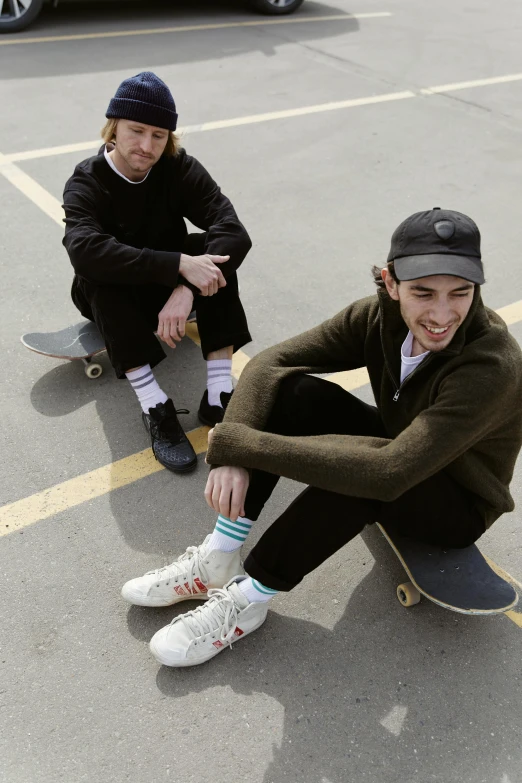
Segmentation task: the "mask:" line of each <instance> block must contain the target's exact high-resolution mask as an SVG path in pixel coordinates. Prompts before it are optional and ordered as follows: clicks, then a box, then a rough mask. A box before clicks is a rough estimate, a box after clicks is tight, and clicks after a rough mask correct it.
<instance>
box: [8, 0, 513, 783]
mask: <svg viewBox="0 0 522 783" xmlns="http://www.w3.org/2000/svg"><path fill="white" fill-rule="evenodd" d="M167 28H168V31H167ZM179 28H191V29H179ZM521 35H522V8H521V7H520V6H519V5H517V4H515V3H513V2H510V0H498V2H497V3H495V4H492V3H488V2H486V1H485V0H475V2H474V3H462V4H460V3H458V4H457V3H454V2H450V0H440V2H438V3H437V4H427V3H418V2H413V0H364V2H363V0H360V2H359V3H355V0H350V1H349V0H325V1H324V2H322V1H317V2H313V1H310V2H305V4H304V6H303V8H302V10H301V11H300V12H299V13H297V14H296V15H295V16H294V17H287V18H282V19H281V20H275V19H274V18H265V17H259V16H256V15H255V14H253V13H252V12H251V11H249V10H247V9H245V8H244V7H243V6H242V5H241V3H239V2H223V3H216V2H206V1H205V0H202V1H201V2H191V1H189V0H179V2H175V3H174V2H173V3H172V4H171V5H169V4H166V3H164V4H159V3H146V4H145V3H143V4H139V5H136V4H131V3H128V4H123V3H118V4H110V5H107V6H105V5H93V6H88V5H87V4H80V5H77V4H71V5H61V6H60V7H59V8H58V10H57V11H56V12H54V11H53V10H52V9H51V8H47V9H46V10H45V12H44V13H43V14H42V16H41V17H40V19H39V20H38V22H37V23H36V24H35V25H34V26H33V27H32V28H31V29H30V30H27V31H25V32H24V33H20V34H17V35H15V36H2V37H1V38H0V107H1V111H0V204H1V210H0V259H1V268H2V277H1V280H2V285H1V289H0V290H1V297H2V307H1V312H2V330H1V334H0V345H1V348H2V363H1V374H2V384H1V386H0V399H1V410H2V416H1V422H0V431H1V435H2V471H1V474H0V581H1V595H2V609H1V615H0V617H1V632H0V653H1V654H0V715H1V717H2V728H1V731H0V772H1V776H2V780H3V781H6V783H55V782H57V781H62V780H63V781H67V783H80V781H89V782H90V783H123V782H124V781H131V783H148V782H149V781H165V780H172V781H176V782H177V783H191V781H201V780H210V781H215V783H225V781H241V783H360V782H361V783H362V782H363V781H368V783H428V781H434V782H435V783H522V731H521V722H522V706H521V705H522V687H521V685H522V665H521V656H520V644H521V641H522V610H519V611H518V612H514V613H512V614H511V615H510V616H509V617H508V616H498V617H491V618H480V617H468V616H461V615H457V614H453V613H450V612H447V611H444V610H443V609H441V608H439V607H436V606H435V605H433V604H431V603H429V602H428V601H423V602H422V603H421V604H420V605H419V606H417V607H414V608H412V609H409V610H406V609H404V608H403V607H401V606H400V604H399V602H398V601H397V599H396V597H395V588H396V585H397V584H398V583H399V582H400V581H403V580H404V575H403V572H402V569H401V566H400V564H399V562H398V561H396V559H394V557H393V555H392V553H391V552H390V550H389V548H388V547H387V545H386V544H385V543H384V542H383V540H382V537H380V534H379V532H378V531H377V530H376V529H374V528H371V529H368V530H367V531H365V532H364V534H363V535H362V536H361V537H360V538H359V539H357V540H356V541H354V542H352V543H351V544H350V545H349V546H347V547H345V548H344V549H343V550H341V551H340V552H338V553H337V554H336V555H335V556H334V557H333V558H331V559H330V560H329V561H328V562H327V563H325V564H323V566H322V567H321V568H320V569H318V570H317V571H316V572H315V573H314V574H312V575H310V576H309V577H308V578H307V579H306V580H305V581H304V583H303V584H302V585H301V586H299V587H298V588H297V589H296V590H295V591H293V592H292V593H291V594H288V595H279V596H278V597H277V598H276V599H275V600H274V601H273V602H272V606H271V611H270V612H269V616H268V620H267V622H266V624H265V625H264V626H263V628H262V629H260V630H259V631H258V632H256V633H255V634H252V635H251V636H249V637H248V638H247V639H245V640H244V641H242V642H241V643H240V644H237V645H234V647H233V649H232V650H226V651H224V652H223V653H222V654H221V655H219V656H218V657H217V658H216V659H215V660H214V661H211V662H209V663H208V664H205V665H203V666H200V667H197V668H194V669H186V670H183V669H181V670H174V669H168V668H166V667H159V666H158V665H157V663H156V661H155V660H154V659H153V658H152V657H151V655H150V653H149V650H148V641H149V639H150V637H151V636H152V635H153V633H154V632H155V631H156V630H157V629H158V628H160V627H162V626H163V625H165V624H166V623H167V622H168V621H169V620H170V619H171V618H172V617H173V616H175V615H176V614H177V613H178V612H181V611H184V610H185V609H186V608H189V605H182V606H178V607H177V608H171V609H164V610H154V609H153V610H146V609H142V608H138V607H129V606H128V605H126V604H125V603H124V602H123V601H122V599H121V598H120V594H119V591H120V587H121V585H122V583H123V582H124V581H126V580H127V579H129V578H131V577H133V576H137V575H140V574H142V573H144V572H145V571H146V570H149V569H151V568H155V567H157V566H160V565H163V564H165V563H167V562H169V561H170V560H172V559H173V557H174V556H176V555H178V554H180V553H181V552H182V551H184V550H185V548H186V547H187V546H189V545H194V544H198V543H200V542H201V540H202V539H203V537H204V536H205V535H206V534H207V533H208V532H209V531H210V530H211V529H212V526H213V519H214V518H213V514H212V512H211V511H210V510H209V509H208V508H207V506H206V504H205V502H204V498H203V488H204V484H205V480H206V475H207V470H206V467H205V465H204V462H203V456H200V464H199V467H198V470H197V471H196V472H195V473H194V474H192V475H189V476H181V477H180V476H174V475H172V474H170V473H168V472H167V471H164V470H163V471H158V472H152V471H151V470H149V469H148V467H147V466H149V467H150V465H151V464H152V463H151V462H150V459H149V457H148V456H139V455H140V454H141V453H142V452H143V453H145V450H146V449H147V447H148V445H149V444H148V440H147V435H146V433H145V431H144V430H143V428H142V425H141V421H140V418H141V417H140V410H139V406H138V405H137V403H136V401H135V399H134V396H133V393H132V390H131V389H130V388H129V386H128V384H127V383H125V382H123V381H117V380H116V379H115V377H114V375H113V374H112V371H111V368H110V365H109V363H108V360H107V358H106V357H103V358H102V359H101V363H102V365H103V367H104V374H103V375H102V376H101V377H100V378H99V379H97V380H88V379H87V378H86V377H85V375H84V373H83V370H82V367H81V365H80V364H79V363H68V362H61V361H59V360H54V359H49V358H46V357H42V356H38V355H36V354H34V353H30V352H29V351H27V350H25V349H24V348H23V346H22V345H21V343H20V336H21V335H22V334H23V333H24V332H30V331H44V330H49V331H52V330H57V329H60V328H62V327H64V326H66V325H68V324H70V323H72V322H74V321H75V320H78V316H77V314H76V311H75V309H74V306H73V305H72V303H71V301H70V298H69V289H70V284H71V279H72V270H71V267H70V264H69V261H68V258H67V255H66V253H65V250H64V249H63V247H62V245H61V238H62V234H63V227H61V226H60V218H61V215H60V211H59V205H60V203H61V194H62V191H63V185H64V183H65V181H66V179H67V178H68V177H69V176H70V174H71V173H72V171H73V169H74V166H75V165H76V163H78V162H79V161H80V160H82V159H83V158H84V157H87V156H89V155H91V154H94V153H95V152H96V146H97V144H98V141H97V140H98V139H99V130H100V127H101V126H102V124H103V122H104V113H105V110H106V107H107V104H108V101H109V99H110V97H111V96H112V95H113V94H114V91H115V89H116V87H117V86H118V84H119V83H120V82H121V80H122V79H124V78H126V77H127V76H129V75H132V74H135V73H137V72H139V71H141V70H145V69H147V70H153V71H155V72H156V73H157V74H158V75H159V76H161V78H163V79H164V80H165V81H166V82H167V83H168V84H169V86H170V87H171V89H172V92H173V94H174V97H175V99H176V103H177V106H178V112H179V116H180V124H181V126H183V128H184V129H185V130H184V145H185V147H186V149H187V150H188V151H189V152H190V153H191V154H193V155H195V156H196V157H197V158H198V159H199V160H201V161H202V163H203V164H204V165H205V166H206V167H207V168H208V169H209V170H210V172H211V173H212V175H213V176H214V178H215V179H216V180H217V181H218V182H219V183H220V185H221V186H222V188H223V191H224V192H225V193H226V194H227V195H228V196H229V197H230V198H231V200H232V202H233V203H234V205H235V206H236V208H237V211H238V213H239V216H240V217H241V219H242V220H243V222H244V223H245V225H246V226H247V228H248V230H249V233H250V234H251V237H252V239H253V242H254V247H253V250H252V251H251V253H250V254H249V256H248V258H247V259H246V261H245V263H244V264H243V266H242V268H241V273H240V282H241V291H242V298H243V302H244V305H245V309H246V311H247V314H248V317H249V322H250V325H251V331H252V334H253V341H252V343H250V344H249V345H247V346H245V348H244V352H245V354H246V355H247V356H249V357H252V356H254V355H255V354H256V353H257V352H259V351H260V350H262V349H263V348H265V347H267V346H270V345H272V344H274V343H276V342H278V341H280V340H282V339H285V338H286V337H289V336H291V335H293V334H296V333H297V332H299V331H302V330H304V329H307V328H309V327H311V326H313V325H315V324H317V323H319V322H320V321H321V320H323V319H325V318H327V317H329V316H330V315H332V314H334V313H335V312H337V311H339V310H340V309H341V308H343V307H344V306H345V305H347V304H348V303H349V302H351V301H353V300H354V299H357V298H359V297H362V296H366V295H368V294H371V293H372V286H373V283H372V280H371V275H370V267H371V266H372V265H373V264H374V263H383V262H384V260H385V258H386V255H387V252H388V246H389V240H390V236H391V233H392V231H393V230H394V228H395V227H396V225H397V224H398V223H399V222H400V221H401V220H402V219H403V218H404V217H406V216H407V215H409V214H410V213H412V212H414V211H417V210H421V209H429V208H431V207H433V206H442V207H446V208H451V209H457V210H460V211H463V212H466V213H468V214H469V215H471V217H473V218H474V219H475V220H476V222H477V223H478V225H479V227H480V229H481V232H482V237H483V254H484V261H485V267H486V277H487V284H486V285H485V286H484V291H483V296H484V300H485V302H486V303H487V304H488V305H490V306H491V307H493V308H495V309H501V308H506V307H507V306H508V305H513V307H512V308H511V309H510V313H511V325H510V329H511V330H512V333H513V334H514V336H515V337H516V338H517V339H518V340H519V341H520V342H521V343H522V277H521V275H520V272H519V266H520V261H519V256H520V242H521V221H520V183H521V181H522V158H521V155H520V146H521V142H522V134H521V120H522V54H521V47H520V40H521ZM245 358H246V357H245ZM157 377H158V380H159V381H160V384H161V385H162V387H163V388H165V390H167V391H168V392H169V393H171V394H172V396H173V398H174V400H175V402H176V405H177V406H178V407H188V408H189V409H190V411H191V412H190V414H189V415H188V416H187V417H186V418H185V420H184V424H185V426H186V428H187V429H189V430H196V429H197V428H198V427H199V424H198V421H197V416H196V412H197V407H198V404H199V399H200V396H201V393H202V390H203V387H204V381H205V367H204V363H203V361H202V359H201V354H200V351H199V348H198V347H197V345H196V344H195V343H194V342H193V341H192V340H190V339H189V338H186V339H185V340H184V341H183V343H182V344H181V345H180V346H179V347H178V348H177V349H176V351H175V352H172V351H169V356H168V358H167V360H166V361H164V362H163V363H162V364H161V365H160V366H159V367H158V373H157ZM354 386H355V387H357V384H354ZM354 393H356V394H358V395H359V396H361V397H362V398H363V399H365V400H370V399H371V396H370V390H369V387H368V386H359V387H357V388H355V391H354ZM147 460H149V462H147ZM521 464H522V463H521ZM129 465H130V466H131V468H132V470H134V471H135V472H134V473H131V474H129V475H130V478H129V480H125V481H122V479H121V475H122V470H123V468H122V466H124V467H125V470H127V467H128V466H129ZM143 466H145V467H143ZM147 470H149V472H147ZM140 471H141V472H140ZM126 475H127V474H126ZM87 486H88V487H91V486H92V487H94V489H93V491H92V492H91V490H89V491H86V490H85V488H86V487H87ZM96 487H98V489H96ZM299 489H300V488H299V487H298V486H297V485H296V484H293V483H292V482H289V481H283V482H281V484H280V486H279V487H278V489H277V490H276V492H275V493H274V496H273V498H272V499H271V501H270V503H269V505H268V507H267V509H266V511H265V512H264V514H263V516H262V518H261V519H260V521H259V523H257V524H256V525H255V527H254V531H253V534H252V535H251V538H250V539H249V542H248V548H250V547H251V546H252V545H253V544H254V543H255V541H256V540H257V539H258V537H259V536H260V535H261V533H262V532H263V530H265V529H266V527H267V526H268V525H269V524H270V522H271V521H272V520H273V519H274V518H275V516H276V515H277V514H278V513H280V512H281V511H282V509H283V508H284V507H285V506H286V505H287V504H288V502H289V501H290V500H291V499H292V498H293V497H295V495H296V494H297V492H298V491H299ZM89 492H91V494H90V495H89ZM512 492H513V495H514V498H515V502H516V503H517V506H518V507H521V504H522V470H521V466H520V465H519V466H518V468H517V470H516V473H515V476H514V479H513V484H512ZM420 522H421V520H420ZM481 548H482V549H483V551H484V552H485V553H486V554H487V555H488V556H489V557H491V558H492V559H493V560H494V561H495V563H497V564H498V565H499V566H501V567H502V568H503V569H505V570H506V571H507V572H509V574H510V575H511V576H512V577H513V578H514V579H515V580H518V582H522V538H521V534H520V512H519V511H518V509H517V510H516V511H515V512H514V513H513V514H508V515H506V516H505V517H503V518H502V519H501V520H499V521H498V522H497V523H495V525H494V526H493V528H492V529H491V530H490V531H489V532H488V533H487V534H486V535H485V536H484V538H483V539H482V542H481Z"/></svg>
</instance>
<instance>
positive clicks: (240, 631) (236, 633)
mask: <svg viewBox="0 0 522 783" xmlns="http://www.w3.org/2000/svg"><path fill="white" fill-rule="evenodd" d="M243 634H244V631H242V630H241V628H239V626H237V625H236V630H235V631H234V637H235V638H236V639H238V638H239V637H240V636H243Z"/></svg>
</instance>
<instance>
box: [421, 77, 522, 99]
mask: <svg viewBox="0 0 522 783" xmlns="http://www.w3.org/2000/svg"><path fill="white" fill-rule="evenodd" d="M519 81H522V73H510V74H507V75H505V76H492V77H491V78H489V79H473V80H471V81H467V82H452V83H450V84H439V85H438V86H436V87H424V88H423V89H422V90H420V92H421V93H422V95H435V94H440V93H444V92H455V91H457V90H472V89H474V88H475V87H489V86H490V85H493V84H508V83H509V82H519Z"/></svg>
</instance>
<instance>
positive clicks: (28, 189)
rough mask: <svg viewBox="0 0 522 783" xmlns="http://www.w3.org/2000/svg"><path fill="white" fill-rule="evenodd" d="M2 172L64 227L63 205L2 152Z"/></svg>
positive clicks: (0, 157) (0, 160)
mask: <svg viewBox="0 0 522 783" xmlns="http://www.w3.org/2000/svg"><path fill="white" fill-rule="evenodd" d="M0 174H3V176H4V177H5V178H6V179H7V180H8V181H9V182H10V183H11V185H14V187H15V188H17V189H18V190H19V191H20V192H21V193H23V194H24V196H27V198H28V199H30V201H32V202H33V204H36V206H37V207H39V208H40V209H41V210H42V212H45V214H46V215H48V216H49V217H50V218H51V219H52V220H54V222H55V223H58V225H59V226H61V227H62V228H63V218H64V214H63V209H62V205H61V204H60V202H59V201H58V199H56V198H55V197H54V196H52V195H51V194H50V193H49V191H48V190H46V189H45V188H43V187H42V186H41V185H40V184H39V183H38V182H37V181H36V180H35V179H33V178H32V177H30V176H29V174H26V173H25V171H22V169H21V168H20V167H19V166H16V165H15V164H14V163H11V162H10V161H9V160H7V159H6V157H5V155H2V154H1V153H0Z"/></svg>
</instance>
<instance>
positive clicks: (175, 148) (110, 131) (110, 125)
mask: <svg viewBox="0 0 522 783" xmlns="http://www.w3.org/2000/svg"><path fill="white" fill-rule="evenodd" d="M117 127H118V120H115V119H109V120H107V122H106V123H105V125H104V126H103V128H102V129H101V137H102V139H103V141H104V142H105V144H110V143H111V142H114V141H115V139H116V128H117ZM180 150H181V139H180V137H179V136H178V135H177V134H176V133H174V132H173V131H169V136H168V139H167V144H166V146H165V150H164V152H163V154H164V155H165V157H167V158H174V157H176V155H178V153H179V151H180Z"/></svg>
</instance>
